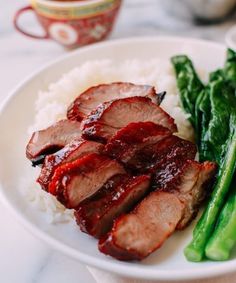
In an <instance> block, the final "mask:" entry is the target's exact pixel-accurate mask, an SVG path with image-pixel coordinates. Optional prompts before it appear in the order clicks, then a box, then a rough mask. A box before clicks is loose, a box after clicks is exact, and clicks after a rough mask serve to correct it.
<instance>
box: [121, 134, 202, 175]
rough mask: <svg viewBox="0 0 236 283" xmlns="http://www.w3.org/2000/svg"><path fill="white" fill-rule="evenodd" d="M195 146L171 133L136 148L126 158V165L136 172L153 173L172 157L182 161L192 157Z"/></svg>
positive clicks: (193, 156)
mask: <svg viewBox="0 0 236 283" xmlns="http://www.w3.org/2000/svg"><path fill="white" fill-rule="evenodd" d="M196 152H197V147H196V145H195V144H194V143H192V142H190V141H187V140H184V139H181V138H179V137H177V136H174V135H171V136H168V137H165V138H163V139H161V140H160V141H158V142H157V143H155V144H151V145H145V146H144V147H142V148H140V149H137V150H136V151H135V152H134V154H133V155H132V156H130V158H129V159H128V160H127V162H126V167H128V168H130V169H132V170H133V171H136V172H138V173H144V172H149V173H153V172H156V171H157V170H159V169H160V168H163V167H164V168H165V167H166V166H167V164H168V163H170V162H172V159H177V160H180V161H181V162H182V163H183V162H185V161H186V160H187V159H194V158H195V155H196Z"/></svg>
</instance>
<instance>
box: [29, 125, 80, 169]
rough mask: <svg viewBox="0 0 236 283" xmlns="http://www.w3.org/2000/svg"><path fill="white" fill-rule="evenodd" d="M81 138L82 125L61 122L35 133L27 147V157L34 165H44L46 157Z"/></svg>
mask: <svg viewBox="0 0 236 283" xmlns="http://www.w3.org/2000/svg"><path fill="white" fill-rule="evenodd" d="M80 136H81V131H80V123H79V122H77V121H70V120H61V121H59V122H57V123H55V124H53V125H52V126H50V127H48V128H46V129H44V130H40V131H37V132H34V133H33V134H32V136H31V139H30V141H29V143H28V144H27V147H26V156H27V158H28V159H29V160H31V161H32V162H33V165H36V164H38V163H42V162H43V159H44V157H45V155H48V154H51V153H54V152H56V151H58V150H60V149H61V148H63V147H64V146H65V145H66V144H68V143H69V142H71V141H72V140H74V139H75V138H79V137H80Z"/></svg>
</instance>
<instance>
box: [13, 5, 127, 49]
mask: <svg viewBox="0 0 236 283" xmlns="http://www.w3.org/2000/svg"><path fill="white" fill-rule="evenodd" d="M121 1H122V0H80V1H79V0H70V1H68V0H30V2H31V5H29V6H26V7H23V8H21V9H20V10H18V11H17V12H16V14H15V17H14V25H15V27H16V29H17V30H18V31H20V32H21V33H23V34H24V35H26V36H29V37H32V38H36V39H53V40H55V41H57V42H58V43H60V44H62V45H64V46H66V47H70V48H71V47H77V46H82V45H85V44H90V43H93V42H97V41H100V40H102V39H104V38H106V37H107V36H108V34H109V33H110V32H111V30H112V27H113V24H114V22H115V19H116V16H117V13H118V11H119V8H120V5H121ZM27 11H33V12H34V13H35V14H36V16H37V19H38V21H39V23H40V24H41V25H42V27H43V29H44V31H45V33H44V34H43V35H36V34H33V33H30V32H28V31H26V30H25V29H23V28H22V27H21V26H20V25H19V22H18V20H19V17H20V15H21V14H22V13H24V12H27Z"/></svg>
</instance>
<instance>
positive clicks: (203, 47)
mask: <svg viewBox="0 0 236 283" xmlns="http://www.w3.org/2000/svg"><path fill="white" fill-rule="evenodd" d="M180 53H186V54H189V55H190V56H191V58H192V59H193V61H194V63H195V65H196V66H197V67H198V68H202V69H205V70H207V71H211V70H214V69H216V68H218V67H220V66H222V64H223V62H224V57H225V47H224V46H222V45H219V44H216V43H211V42H207V41H200V40H194V39H186V38H171V37H162V38H160V37H157V38H154V37H152V38H148V37H147V38H130V39H123V40H116V41H109V42H105V43H100V44H96V45H93V46H89V47H85V48H81V49H79V50H77V51H75V52H72V53H70V54H69V55H67V56H65V57H63V58H61V59H59V60H57V61H55V62H53V63H51V64H49V65H47V66H46V67H44V68H42V69H41V70H39V71H38V72H36V73H35V74H33V75H32V76H31V77H29V78H27V79H26V80H25V81H24V82H23V83H22V84H20V85H19V86H18V87H17V88H16V89H15V90H14V91H13V92H12V93H11V95H10V96H9V98H8V99H7V100H6V101H5V103H4V104H3V105H2V107H1V109H0V133H1V138H0V156H1V158H0V195H1V199H2V200H3V201H4V203H5V204H6V205H7V206H8V208H9V209H10V210H11V211H12V212H13V213H14V215H15V216H16V217H17V219H18V220H19V221H20V222H21V223H22V224H23V225H24V226H25V227H26V228H28V229H29V230H30V231H31V232H33V233H34V234H35V235H36V236H38V237H39V238H41V239H43V240H44V241H45V242H47V243H48V244H50V245H51V246H52V247H54V248H56V249H58V250H59V251H61V252H63V253H64V254H67V255H69V256H71V257H73V258H75V259H77V260H79V261H81V262H83V263H85V264H88V265H91V266H94V267H97V268H100V269H103V270H107V271H110V272H114V273H117V274H121V275H124V276H129V277H136V278H142V279H159V280H161V279H162V280H184V279H194V278H206V277H212V276H216V275H219V274H223V273H226V272H230V271H234V270H236V259H233V258H234V257H233V258H232V259H231V260H229V261H227V262H210V261H209V262H207V261H206V262H201V263H190V262H187V261H186V260H185V258H184V255H183V248H184V246H185V245H186V243H188V241H189V239H190V237H191V229H192V227H189V228H188V229H187V230H185V231H183V232H178V233H175V235H173V236H172V237H171V238H170V239H168V241H167V242H166V243H165V244H164V245H163V247H162V248H161V249H160V250H158V251H157V252H155V253H153V254H152V255H151V256H149V257H148V258H147V259H145V260H143V261H141V262H120V261H117V260H115V259H113V258H111V257H108V256H105V255H103V254H101V253H99V251H98V249H97V241H96V240H94V239H93V238H91V237H89V236H88V235H86V234H83V233H81V232H80V231H79V229H78V228H77V227H76V225H71V224H49V223H48V222H47V221H46V220H45V213H43V212H40V211H39V210H37V209H36V208H34V207H32V205H31V204H30V203H29V202H27V200H26V199H25V198H24V197H23V195H22V194H21V193H20V192H19V182H20V178H21V176H22V175H24V174H27V173H26V172H29V166H30V164H29V162H28V161H27V160H26V158H25V144H26V139H27V134H26V131H27V128H28V126H29V125H30V124H31V123H32V119H33V117H34V112H33V111H34V101H35V99H36V95H37V92H38V90H39V89H45V88H47V86H48V84H49V83H51V82H53V81H56V80H57V79H58V78H59V77H60V76H61V75H62V74H63V73H65V72H67V71H68V70H70V69H71V68H73V67H75V66H77V65H78V64H81V63H83V62H85V61H87V60H92V59H104V58H111V59H113V60H114V61H121V60H125V59H130V58H139V59H147V60H148V59H150V58H153V57H162V58H169V57H170V56H172V55H175V54H180ZM160 67H161V66H160ZM27 169H28V170H27ZM32 171H33V168H32Z"/></svg>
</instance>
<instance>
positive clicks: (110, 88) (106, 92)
mask: <svg viewBox="0 0 236 283" xmlns="http://www.w3.org/2000/svg"><path fill="white" fill-rule="evenodd" d="M164 95H165V93H161V94H157V93H156V91H155V88H154V87H152V86H149V85H135V84H132V83H122V82H117V83H111V84H101V85H98V86H94V87H91V88H89V89H87V90H86V91H85V92H83V93H82V94H80V95H79V96H78V97H77V98H76V99H75V100H74V101H73V102H72V104H71V105H70V106H69V108H68V110H67V118H68V119H71V120H77V121H82V119H84V118H85V117H86V116H87V115H88V114H89V113H90V112H91V111H92V110H93V109H95V108H96V107H97V106H98V105H99V104H101V103H103V102H106V101H111V100H114V99H119V98H126V97H132V96H147V97H149V98H150V99H151V100H152V101H153V103H156V104H157V105H159V104H160V103H161V100H162V99H163V96H164Z"/></svg>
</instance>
